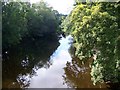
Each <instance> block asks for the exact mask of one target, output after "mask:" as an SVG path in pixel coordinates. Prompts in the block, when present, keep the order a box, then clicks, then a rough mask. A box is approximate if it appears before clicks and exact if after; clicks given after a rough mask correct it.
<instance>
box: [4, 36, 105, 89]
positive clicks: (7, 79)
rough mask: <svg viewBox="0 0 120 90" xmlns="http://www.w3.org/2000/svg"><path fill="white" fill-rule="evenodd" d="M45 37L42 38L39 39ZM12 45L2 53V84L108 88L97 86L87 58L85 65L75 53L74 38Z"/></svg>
mask: <svg viewBox="0 0 120 90" xmlns="http://www.w3.org/2000/svg"><path fill="white" fill-rule="evenodd" d="M41 42H42V43H43V42H44V41H40V43H41ZM28 43H29V45H31V46H30V47H29V46H28V45H27V46H26V45H22V46H23V47H22V46H21V45H20V48H18V47H16V48H12V49H11V50H10V51H6V52H5V55H4V56H3V58H4V59H3V88H106V85H105V84H98V85H96V86H94V85H93V84H92V81H91V76H90V68H89V64H88V63H90V62H91V61H90V62H88V63H87V64H86V65H82V63H81V62H80V60H79V59H77V58H76V57H73V55H72V53H70V52H73V51H74V50H72V47H71V46H72V43H73V38H72V37H71V36H70V35H69V36H67V37H66V38H65V37H62V38H61V39H60V40H59V43H58V42H57V41H56V42H47V44H44V43H45V42H44V43H43V45H42V46H41V45H40V46H39V44H35V43H34V42H28Z"/></svg>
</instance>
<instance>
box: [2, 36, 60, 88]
mask: <svg viewBox="0 0 120 90" xmlns="http://www.w3.org/2000/svg"><path fill="white" fill-rule="evenodd" d="M58 46H59V42H58V39H57V38H56V37H54V40H53V39H52V38H42V39H39V40H32V39H29V38H25V39H24V41H23V42H21V43H20V44H19V45H17V46H14V47H12V48H10V49H9V50H7V51H3V54H2V56H3V57H2V58H3V61H2V66H3V67H2V68H3V70H2V74H3V77H2V79H3V80H2V87H3V88H23V87H28V86H29V84H30V78H31V77H32V76H34V75H36V70H37V69H39V68H41V67H43V66H44V68H49V67H50V65H51V64H50V62H49V59H50V56H51V55H52V53H53V52H54V51H55V50H56V48H57V47H58Z"/></svg>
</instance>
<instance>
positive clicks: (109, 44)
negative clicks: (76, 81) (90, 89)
mask: <svg viewBox="0 0 120 90" xmlns="http://www.w3.org/2000/svg"><path fill="white" fill-rule="evenodd" d="M119 9H120V5H119V4H118V3H117V2H114V3H110V2H102V3H101V2H96V3H90V2H88V3H80V2H79V3H76V4H75V8H74V9H73V10H72V12H71V13H70V15H68V16H67V18H66V20H64V21H63V23H62V27H63V31H65V32H67V33H69V34H72V36H73V37H74V39H75V41H76V43H74V46H75V47H76V52H75V55H76V56H78V57H79V59H80V60H86V59H88V58H91V57H93V59H94V61H93V63H92V65H91V67H92V69H91V76H92V80H93V81H94V84H96V83H97V82H108V81H109V82H112V83H117V82H120V26H119V25H120V17H119V15H120V12H119ZM88 60H89V59H88Z"/></svg>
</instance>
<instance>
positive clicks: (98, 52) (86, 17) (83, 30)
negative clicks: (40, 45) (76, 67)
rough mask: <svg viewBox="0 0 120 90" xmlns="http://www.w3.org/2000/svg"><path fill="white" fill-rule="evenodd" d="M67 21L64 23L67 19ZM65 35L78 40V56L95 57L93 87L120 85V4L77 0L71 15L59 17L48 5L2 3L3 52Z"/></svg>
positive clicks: (87, 58)
mask: <svg viewBox="0 0 120 90" xmlns="http://www.w3.org/2000/svg"><path fill="white" fill-rule="evenodd" d="M63 19H64V20H63ZM61 32H65V33H66V35H68V34H71V35H72V36H73V37H74V40H75V42H74V44H73V45H74V47H75V48H76V51H75V56H77V57H78V58H79V60H81V61H86V60H89V58H93V63H92V64H91V65H89V66H90V67H91V71H90V73H91V80H92V81H93V84H96V83H98V82H100V83H103V82H106V83H120V4H119V3H117V2H114V3H109V2H102V3H101V2H96V3H93V2H84V3H81V2H79V0H75V4H74V8H73V10H72V11H71V13H70V14H69V15H67V16H66V15H62V14H59V13H58V11H56V10H53V8H51V7H48V6H47V4H46V3H44V2H40V3H38V4H30V3H28V2H3V3H2V38H3V42H2V44H3V49H7V48H9V47H11V46H13V45H17V44H18V43H20V42H21V41H22V40H24V38H26V37H27V38H28V37H29V39H30V40H35V39H40V38H42V37H51V36H56V37H57V35H58V34H60V33H61Z"/></svg>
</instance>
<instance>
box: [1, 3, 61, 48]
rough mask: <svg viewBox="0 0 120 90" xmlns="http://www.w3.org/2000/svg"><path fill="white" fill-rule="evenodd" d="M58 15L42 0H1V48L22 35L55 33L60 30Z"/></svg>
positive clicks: (38, 35)
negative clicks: (35, 0) (14, 0)
mask: <svg viewBox="0 0 120 90" xmlns="http://www.w3.org/2000/svg"><path fill="white" fill-rule="evenodd" d="M60 16H62V15H60V14H59V13H58V11H56V10H53V8H52V7H48V5H47V4H46V3H45V2H43V1H40V2H39V3H35V4H30V3H29V2H2V19H3V22H2V25H3V28H2V32H3V48H8V47H10V46H11V45H16V44H18V43H19V42H20V41H21V40H22V39H23V38H24V37H31V38H33V39H35V38H40V37H43V36H44V37H47V36H50V35H56V34H57V33H58V32H59V31H60V27H59V23H60V22H61V21H60V20H61V19H60Z"/></svg>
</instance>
